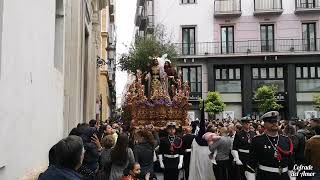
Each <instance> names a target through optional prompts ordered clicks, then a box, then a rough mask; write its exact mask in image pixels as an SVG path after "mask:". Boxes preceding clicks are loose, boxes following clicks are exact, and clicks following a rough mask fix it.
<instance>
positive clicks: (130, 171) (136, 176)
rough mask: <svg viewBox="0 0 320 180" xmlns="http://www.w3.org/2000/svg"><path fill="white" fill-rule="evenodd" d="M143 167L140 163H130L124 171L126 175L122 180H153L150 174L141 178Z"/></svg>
mask: <svg viewBox="0 0 320 180" xmlns="http://www.w3.org/2000/svg"><path fill="white" fill-rule="evenodd" d="M140 173H141V167H140V164H139V163H137V162H136V163H130V164H129V165H128V167H127V168H126V169H125V170H124V175H123V176H122V177H121V180H152V179H153V178H151V177H150V173H147V174H146V176H145V177H143V178H141V177H140Z"/></svg>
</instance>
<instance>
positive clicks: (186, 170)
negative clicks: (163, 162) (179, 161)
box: [183, 152, 191, 180]
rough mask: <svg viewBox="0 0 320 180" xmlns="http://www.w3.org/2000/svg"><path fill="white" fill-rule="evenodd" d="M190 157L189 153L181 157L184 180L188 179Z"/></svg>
mask: <svg viewBox="0 0 320 180" xmlns="http://www.w3.org/2000/svg"><path fill="white" fill-rule="evenodd" d="M190 156H191V152H187V153H186V154H185V155H184V157H183V167H184V177H185V180H188V179H189V166H190Z"/></svg>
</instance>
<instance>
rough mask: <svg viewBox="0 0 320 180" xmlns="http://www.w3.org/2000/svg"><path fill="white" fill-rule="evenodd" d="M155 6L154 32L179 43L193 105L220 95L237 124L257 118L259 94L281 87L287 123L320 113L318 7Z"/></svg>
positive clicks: (266, 3)
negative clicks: (319, 105)
mask: <svg viewBox="0 0 320 180" xmlns="http://www.w3.org/2000/svg"><path fill="white" fill-rule="evenodd" d="M139 2H141V4H145V2H144V3H142V2H143V1H139ZM152 2H153V3H154V5H153V6H154V8H153V9H154V11H153V20H154V21H153V22H154V24H163V25H164V26H165V27H166V29H167V31H168V33H169V34H170V35H172V41H173V42H176V48H177V52H178V54H179V56H178V66H179V69H181V70H182V74H183V79H184V80H187V81H189V82H190V86H191V91H192V92H191V94H193V96H191V99H190V101H191V102H192V99H197V97H200V96H202V97H203V98H205V96H206V93H207V92H208V91H218V92H220V93H221V95H222V99H223V101H224V102H225V103H226V104H227V108H226V111H231V112H232V113H233V114H234V116H235V117H236V118H240V117H241V116H244V115H250V116H254V117H257V116H258V115H259V113H258V110H257V103H256V102H255V101H254V100H253V96H254V92H255V91H256V89H257V88H258V87H260V86H262V85H276V86H277V87H278V91H279V92H278V94H277V100H278V102H279V103H281V104H282V105H283V106H284V108H282V109H281V110H280V112H281V115H282V117H283V118H286V119H289V118H291V117H295V116H298V117H300V118H305V116H306V114H307V113H308V111H314V108H313V105H312V101H313V97H314V96H315V95H317V94H320V76H319V74H320V73H319V70H320V69H319V67H320V47H319V46H320V39H319V37H320V25H319V23H320V22H319V20H320V1H319V0H315V1H307V0H292V1H285V0H246V1H244V0H215V1H207V0H201V1H199V0H180V1H169V0H163V1H152ZM141 4H139V5H141ZM143 7H144V6H140V7H139V8H143ZM140 12H144V11H143V10H141V11H137V13H138V14H139V13H140ZM137 17H139V16H137ZM141 17H143V15H141ZM136 19H137V18H136ZM141 19H143V18H141ZM137 22H138V21H137V20H136V24H137V26H138V27H139V29H143V28H140V27H141V25H142V23H139V22H138V23H137ZM137 34H138V35H141V33H140V32H139V33H137ZM200 84H201V85H200ZM193 104H196V103H193ZM196 108H197V105H195V106H194V111H195V115H196V116H198V114H199V111H197V110H196ZM312 113H314V112H312ZM318 114H319V112H318Z"/></svg>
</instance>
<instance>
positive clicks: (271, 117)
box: [261, 111, 279, 123]
mask: <svg viewBox="0 0 320 180" xmlns="http://www.w3.org/2000/svg"><path fill="white" fill-rule="evenodd" d="M261 119H262V120H263V121H264V122H269V123H274V122H278V120H279V112H278V111H269V112H267V113H265V114H264V115H262V116H261Z"/></svg>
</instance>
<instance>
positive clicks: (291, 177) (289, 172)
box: [288, 170, 297, 180]
mask: <svg viewBox="0 0 320 180" xmlns="http://www.w3.org/2000/svg"><path fill="white" fill-rule="evenodd" d="M293 172H294V171H290V170H289V171H288V175H289V178H290V180H296V179H297V177H295V176H292V175H293Z"/></svg>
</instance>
